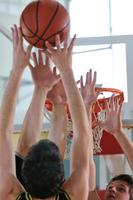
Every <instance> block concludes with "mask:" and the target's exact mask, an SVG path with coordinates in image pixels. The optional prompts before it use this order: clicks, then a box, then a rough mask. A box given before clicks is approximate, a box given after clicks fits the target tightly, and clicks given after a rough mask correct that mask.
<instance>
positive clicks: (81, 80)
mask: <svg viewBox="0 0 133 200" xmlns="http://www.w3.org/2000/svg"><path fill="white" fill-rule="evenodd" d="M80 87H81V88H83V87H84V83H83V76H81V77H80Z"/></svg>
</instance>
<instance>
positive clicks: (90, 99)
mask: <svg viewBox="0 0 133 200" xmlns="http://www.w3.org/2000/svg"><path fill="white" fill-rule="evenodd" d="M95 83H96V72H95V73H94V77H93V78H92V70H90V71H89V72H87V74H86V82H85V85H84V84H83V77H82V76H81V78H80V91H81V95H82V97H83V100H84V102H85V104H86V105H89V104H91V103H94V102H95V101H96V99H97V96H98V95H97V93H96V92H95Z"/></svg>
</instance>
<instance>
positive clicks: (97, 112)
mask: <svg viewBox="0 0 133 200" xmlns="http://www.w3.org/2000/svg"><path fill="white" fill-rule="evenodd" d="M96 91H97V92H100V93H101V94H102V96H103V97H102V98H99V99H97V101H96V102H95V103H94V104H93V107H92V134H93V144H94V145H93V146H94V148H93V153H94V154H96V153H100V152H101V151H102V148H101V147H100V141H101V138H102V135H103V129H102V128H101V127H100V126H99V125H98V123H97V122H98V121H104V120H105V118H106V105H107V102H109V101H110V99H111V96H112V94H113V95H114V99H117V98H118V99H119V102H123V100H124V96H123V92H121V91H120V90H118V89H114V88H96ZM106 93H109V94H108V97H106ZM45 106H46V108H47V109H46V110H47V111H46V112H47V114H45V115H46V117H47V119H49V121H50V122H51V115H50V114H48V112H49V111H52V105H51V103H50V102H47V103H46V104H45ZM66 134H67V140H66V148H65V159H67V160H69V159H70V155H71V153H70V152H71V144H72V140H73V128H72V120H71V118H70V115H69V113H68V118H67V133H66Z"/></svg>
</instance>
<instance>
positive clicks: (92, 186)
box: [85, 103, 96, 191]
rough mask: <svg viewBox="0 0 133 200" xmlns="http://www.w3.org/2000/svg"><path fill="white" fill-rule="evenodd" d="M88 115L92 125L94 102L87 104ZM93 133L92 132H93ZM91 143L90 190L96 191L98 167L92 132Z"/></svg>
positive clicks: (89, 148)
mask: <svg viewBox="0 0 133 200" xmlns="http://www.w3.org/2000/svg"><path fill="white" fill-rule="evenodd" d="M85 107H86V111H87V115H88V123H90V126H91V127H92V104H91V103H90V104H88V103H87V104H85ZM91 133H92V132H91ZM89 136H90V143H89V145H88V152H90V160H89V171H90V174H91V176H90V177H89V188H90V191H94V190H95V189H96V167H95V162H94V159H93V148H94V145H93V135H92V134H90V135H89Z"/></svg>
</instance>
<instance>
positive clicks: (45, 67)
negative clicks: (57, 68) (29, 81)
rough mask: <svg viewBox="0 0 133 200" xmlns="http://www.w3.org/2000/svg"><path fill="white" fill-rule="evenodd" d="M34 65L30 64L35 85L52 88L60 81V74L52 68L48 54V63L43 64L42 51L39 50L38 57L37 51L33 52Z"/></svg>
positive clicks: (46, 88)
mask: <svg viewBox="0 0 133 200" xmlns="http://www.w3.org/2000/svg"><path fill="white" fill-rule="evenodd" d="M32 56H33V61H34V66H33V65H31V64H29V66H30V70H31V74H32V78H33V81H34V84H35V86H37V87H41V88H43V89H45V90H48V91H49V90H51V89H52V87H53V86H54V85H55V84H56V83H57V82H58V81H59V75H56V74H55V73H54V72H53V71H52V70H51V68H50V60H49V58H48V56H47V55H46V64H43V57H42V52H41V51H40V50H39V51H38V59H37V55H36V53H35V52H33V54H32Z"/></svg>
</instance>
